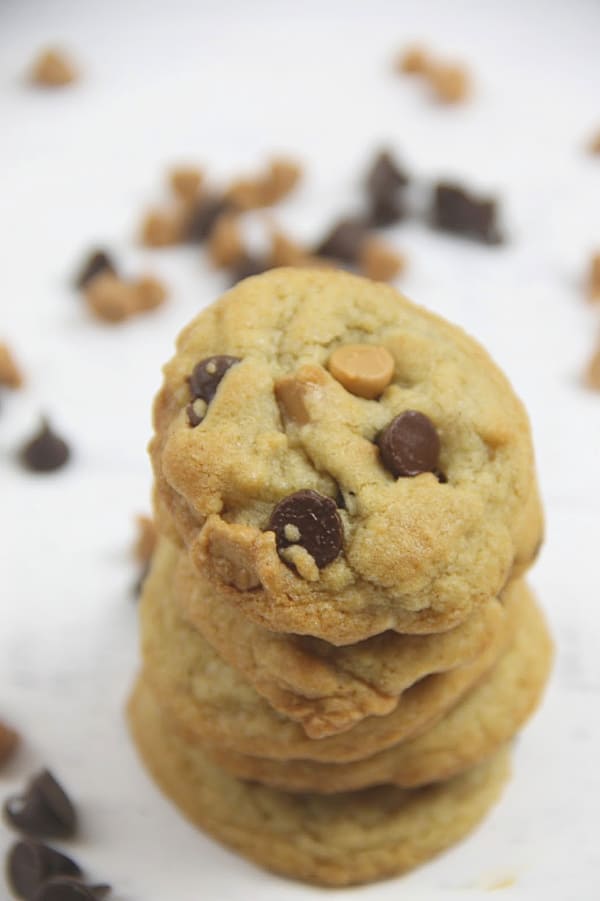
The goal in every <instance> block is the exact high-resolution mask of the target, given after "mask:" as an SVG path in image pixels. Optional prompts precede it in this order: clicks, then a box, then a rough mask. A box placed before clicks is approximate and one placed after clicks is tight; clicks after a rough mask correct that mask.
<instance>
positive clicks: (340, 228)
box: [315, 219, 369, 263]
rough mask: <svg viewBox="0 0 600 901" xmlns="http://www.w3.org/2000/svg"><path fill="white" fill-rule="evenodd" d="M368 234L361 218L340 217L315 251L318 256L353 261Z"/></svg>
mask: <svg viewBox="0 0 600 901" xmlns="http://www.w3.org/2000/svg"><path fill="white" fill-rule="evenodd" d="M368 234H369V233H368V230H367V227H366V224H365V221H364V220H363V219H342V220H341V221H340V222H338V223H337V225H334V227H333V228H332V230H331V231H330V232H329V234H328V235H327V236H326V237H325V238H324V239H323V240H322V241H321V243H320V244H319V245H318V246H317V247H316V249H315V253H316V254H317V256H320V257H332V258H333V259H334V260H341V261H342V262H344V263H355V262H356V261H357V260H358V256H359V253H360V249H361V247H362V245H363V244H364V242H365V240H366V239H367V237H368Z"/></svg>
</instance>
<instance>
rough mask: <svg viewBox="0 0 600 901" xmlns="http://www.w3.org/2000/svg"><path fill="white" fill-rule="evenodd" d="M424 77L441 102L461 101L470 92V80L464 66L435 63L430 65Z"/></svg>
mask: <svg viewBox="0 0 600 901" xmlns="http://www.w3.org/2000/svg"><path fill="white" fill-rule="evenodd" d="M426 78H427V80H428V81H429V84H430V85H431V87H432V89H433V92H434V94H435V96H436V97H437V99H438V100H440V101H441V102H442V103H462V102H463V101H465V100H466V99H467V98H468V96H469V95H470V93H471V80H470V77H469V73H468V71H467V69H466V68H465V67H464V66H461V65H458V64H455V63H440V64H437V63H436V64H434V65H432V66H430V68H429V70H428V72H427V74H426Z"/></svg>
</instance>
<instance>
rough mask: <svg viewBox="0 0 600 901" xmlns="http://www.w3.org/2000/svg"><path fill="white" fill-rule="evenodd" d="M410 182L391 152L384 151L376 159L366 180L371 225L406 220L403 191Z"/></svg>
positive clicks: (389, 223) (382, 224)
mask: <svg viewBox="0 0 600 901" xmlns="http://www.w3.org/2000/svg"><path fill="white" fill-rule="evenodd" d="M408 182H409V179H408V176H407V175H406V173H405V172H403V171H402V169H400V167H399V166H398V165H397V163H396V162H395V161H394V159H393V158H392V155H391V154H390V152H389V151H386V150H384V151H382V152H381V153H379V154H378V155H377V156H376V157H375V160H374V162H373V164H372V165H371V168H370V170H369V173H368V175H367V180H366V188H367V195H368V197H369V207H370V209H369V223H370V224H371V225H373V226H385V225H391V224H392V223H393V222H398V221H399V220H400V219H402V218H404V214H405V210H404V203H403V198H402V190H403V188H405V187H406V185H407V184H408Z"/></svg>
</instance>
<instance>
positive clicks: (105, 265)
mask: <svg viewBox="0 0 600 901" xmlns="http://www.w3.org/2000/svg"><path fill="white" fill-rule="evenodd" d="M101 272H110V273H111V274H113V275H116V273H117V267H116V266H115V264H114V262H113V260H112V259H111V258H110V257H109V255H108V254H107V253H106V251H104V250H96V251H95V252H94V253H91V254H90V256H89V257H88V258H87V260H86V261H85V263H84V264H83V266H82V267H81V269H80V270H79V274H78V275H77V278H76V279H75V285H76V287H77V288H79V289H80V290H81V289H82V288H85V287H86V285H87V284H88V283H89V282H91V280H92V279H93V278H96V276H97V275H100V273H101Z"/></svg>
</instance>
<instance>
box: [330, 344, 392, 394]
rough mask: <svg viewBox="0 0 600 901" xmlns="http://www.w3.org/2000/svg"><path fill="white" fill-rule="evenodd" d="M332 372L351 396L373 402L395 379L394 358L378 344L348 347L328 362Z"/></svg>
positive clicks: (348, 345) (351, 345)
mask: <svg viewBox="0 0 600 901" xmlns="http://www.w3.org/2000/svg"><path fill="white" fill-rule="evenodd" d="M329 371H330V372H331V374H332V376H333V377H334V378H335V379H337V380H338V382H340V384H342V385H343V386H344V388H346V390H347V391H349V392H350V393H351V394H356V395H357V397H365V398H367V399H368V400H373V399H374V398H376V397H379V395H380V394H381V393H382V392H383V391H384V390H385V388H387V386H388V385H389V384H390V382H391V381H392V378H393V377H394V358H393V357H392V355H391V353H390V352H389V350H386V348H385V347H378V346H377V345H375V344H346V345H345V346H344V347H338V349H337V350H334V352H333V353H332V355H331V356H330V358H329Z"/></svg>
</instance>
